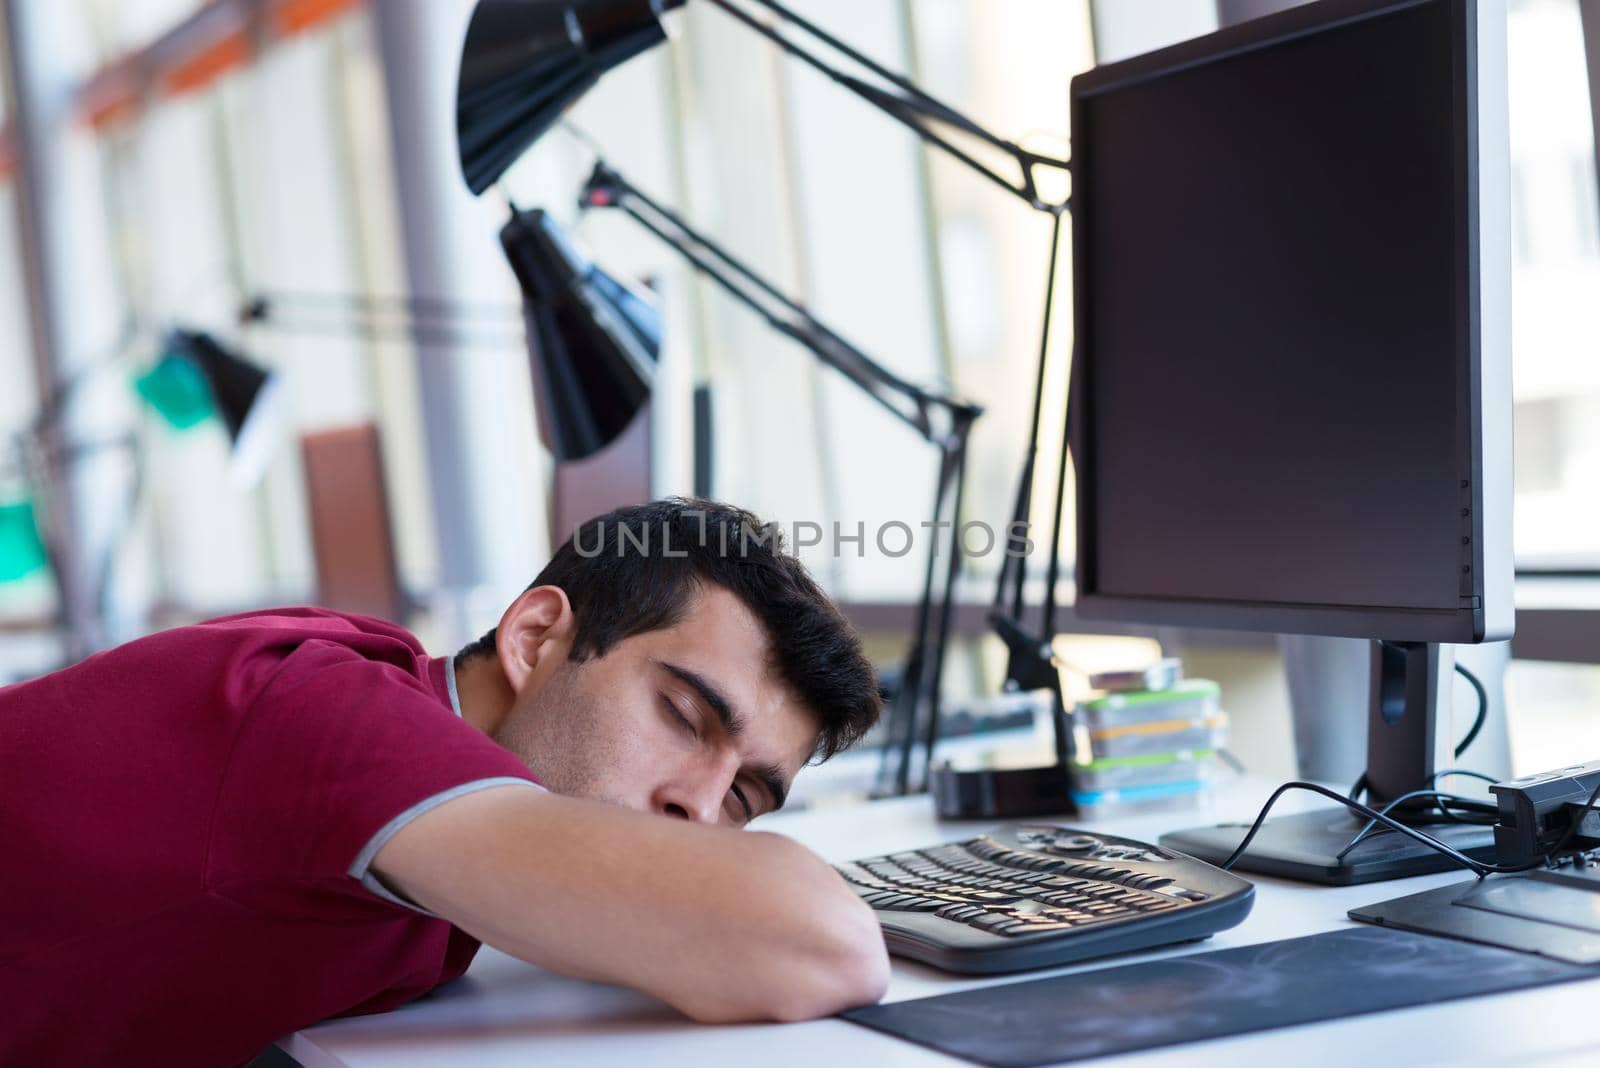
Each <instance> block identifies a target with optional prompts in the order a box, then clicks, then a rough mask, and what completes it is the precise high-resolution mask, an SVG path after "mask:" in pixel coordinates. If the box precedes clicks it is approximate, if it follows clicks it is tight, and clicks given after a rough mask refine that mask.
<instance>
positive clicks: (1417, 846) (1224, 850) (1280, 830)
mask: <svg viewBox="0 0 1600 1068" xmlns="http://www.w3.org/2000/svg"><path fill="white" fill-rule="evenodd" d="M1366 822H1367V821H1366V820H1365V819H1363V818H1361V817H1358V816H1353V815H1351V814H1350V813H1349V812H1346V811H1344V810H1342V809H1331V808H1330V809H1318V810H1315V811H1312V812H1301V813H1296V814H1295V815H1292V816H1276V817H1273V818H1272V819H1269V820H1267V821H1266V822H1265V823H1263V824H1262V825H1261V830H1260V832H1259V833H1258V834H1257V835H1256V837H1255V840H1254V841H1252V842H1251V843H1250V848H1249V849H1248V850H1246V851H1245V854H1244V856H1242V857H1240V858H1239V862H1238V863H1237V864H1236V865H1234V867H1235V868H1236V869H1237V870H1239V871H1249V872H1256V873H1258V874H1261V875H1276V876H1280V877H1282V878H1285V879H1296V880H1298V881H1300V882H1307V883H1318V884H1321V885H1323V886H1349V885H1353V884H1355V883H1374V882H1379V881H1381V880H1384V879H1400V878H1404V877H1406V876H1408V875H1426V874H1428V873H1429V872H1436V871H1452V870H1457V869H1459V868H1460V865H1459V864H1457V863H1456V862H1455V861H1453V860H1451V859H1450V858H1449V857H1446V856H1445V855H1444V854H1442V853H1437V852H1435V851H1434V850H1432V849H1430V848H1428V847H1427V846H1425V845H1423V844H1422V843H1420V842H1415V841H1412V840H1411V839H1410V838H1407V837H1406V836H1404V835H1402V834H1399V833H1396V832H1394V831H1386V832H1384V833H1381V834H1379V833H1374V834H1372V835H1370V836H1368V837H1367V838H1366V840H1364V841H1363V842H1362V843H1361V844H1360V845H1358V846H1356V848H1354V849H1352V850H1351V851H1350V852H1349V853H1348V854H1346V855H1345V858H1344V860H1343V861H1340V860H1338V859H1336V855H1337V854H1338V853H1339V851H1340V850H1342V849H1344V847H1345V846H1347V845H1349V844H1350V840H1351V839H1352V838H1354V837H1355V836H1356V834H1357V833H1358V832H1360V830H1361V828H1362V827H1364V826H1365V825H1366ZM1249 829H1250V824H1249V822H1244V823H1224V824H1219V825H1217V826H1214V827H1196V828H1193V829H1191V830H1186V831H1174V832H1172V833H1171V834H1164V835H1162V836H1161V838H1160V839H1159V841H1160V843H1161V844H1162V845H1163V846H1166V847H1167V848H1168V849H1175V850H1177V851H1178V852H1180V853H1187V854H1189V855H1190V856H1192V857H1198V858H1199V859H1201V860H1205V861H1209V862H1210V863H1212V864H1221V863H1222V862H1223V861H1225V860H1227V859H1228V857H1229V856H1231V855H1232V854H1233V851H1234V850H1235V849H1236V848H1238V845H1239V842H1240V841H1241V840H1243V838H1244V835H1245V832H1246V831H1247V830H1249ZM1418 829H1420V830H1423V831H1425V832H1426V833H1428V834H1430V835H1432V836H1433V837H1434V838H1437V839H1439V840H1440V841H1441V842H1443V843H1445V844H1446V845H1448V846H1450V847H1451V848H1453V849H1456V850H1459V851H1460V852H1462V853H1465V854H1467V855H1468V856H1469V857H1472V858H1473V859H1474V860H1486V861H1493V860H1494V859H1495V852H1494V832H1493V828H1491V827H1483V826H1478V825H1476V824H1465V823H1450V822H1436V823H1426V824H1421V823H1419V824H1418ZM1379 830H1380V831H1381V830H1382V828H1379Z"/></svg>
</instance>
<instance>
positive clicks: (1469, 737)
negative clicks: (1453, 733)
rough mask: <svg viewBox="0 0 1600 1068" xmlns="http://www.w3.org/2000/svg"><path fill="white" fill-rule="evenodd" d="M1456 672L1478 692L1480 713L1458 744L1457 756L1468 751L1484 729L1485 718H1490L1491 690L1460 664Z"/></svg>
mask: <svg viewBox="0 0 1600 1068" xmlns="http://www.w3.org/2000/svg"><path fill="white" fill-rule="evenodd" d="M1456 674H1458V675H1460V676H1461V677H1462V678H1464V679H1466V680H1467V681H1468V682H1470V683H1471V684H1472V688H1473V690H1474V691H1476V692H1477V694H1478V715H1477V717H1476V718H1475V719H1474V720H1473V721H1472V726H1471V727H1469V728H1467V733H1466V736H1465V737H1464V738H1462V739H1461V741H1460V743H1459V744H1457V746H1456V756H1460V755H1461V754H1462V753H1465V752H1466V751H1467V747H1468V746H1469V745H1471V744H1472V743H1473V742H1475V741H1477V740H1478V732H1479V731H1481V730H1483V723H1484V720H1486V719H1488V718H1489V692H1488V691H1487V690H1485V689H1484V688H1483V683H1481V682H1479V681H1478V676H1476V675H1474V674H1473V673H1472V672H1470V671H1468V670H1467V669H1466V668H1464V667H1462V666H1461V665H1460V664H1457V665H1456Z"/></svg>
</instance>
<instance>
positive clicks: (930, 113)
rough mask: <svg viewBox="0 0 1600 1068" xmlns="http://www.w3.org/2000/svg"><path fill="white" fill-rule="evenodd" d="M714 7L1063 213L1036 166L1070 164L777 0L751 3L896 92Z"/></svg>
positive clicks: (720, 3) (730, 7) (721, 3)
mask: <svg viewBox="0 0 1600 1068" xmlns="http://www.w3.org/2000/svg"><path fill="white" fill-rule="evenodd" d="M711 2H712V3H713V4H715V5H716V6H717V7H719V8H721V9H722V10H723V11H725V12H727V13H728V14H729V15H731V16H732V17H734V18H735V19H737V20H739V21H740V22H742V23H744V24H745V25H746V26H748V27H749V28H750V29H752V30H754V31H755V32H756V33H758V34H760V35H761V36H763V37H765V38H767V39H768V40H770V41H772V42H773V43H774V44H776V45H777V46H778V47H779V48H781V49H783V51H785V52H787V53H788V54H789V55H791V56H794V57H795V58H796V59H798V60H800V61H801V62H803V63H805V64H806V65H808V66H810V67H812V68H813V69H815V70H817V71H819V72H821V73H822V74H824V75H826V76H827V77H828V78H830V79H831V80H832V81H834V82H835V83H837V84H838V85H840V86H842V87H843V88H845V89H848V90H849V91H850V92H852V93H854V94H855V95H857V96H859V97H861V98H862V99H863V100H865V101H867V102H868V103H869V104H871V105H873V106H874V107H876V108H877V109H878V110H880V111H882V112H883V113H884V114H886V115H888V116H889V117H890V118H892V119H894V120H895V121H896V122H899V123H900V124H901V125H903V126H906V127H907V128H909V129H910V130H911V131H912V132H914V133H915V134H916V135H917V136H918V137H920V138H921V139H922V140H923V141H925V142H927V143H929V144H931V145H935V146H937V147H939V148H940V149H943V150H944V151H945V152H947V153H949V154H950V155H951V156H952V157H954V158H955V159H957V160H959V161H961V162H962V163H964V164H966V165H967V166H968V167H970V168H971V169H972V170H974V171H977V172H978V173H979V174H981V175H983V176H984V177H985V178H987V179H989V180H990V181H991V182H994V183H995V184H996V185H999V186H1000V187H1002V188H1004V189H1006V190H1008V191H1009V192H1011V193H1012V194H1013V195H1015V196H1017V197H1020V198H1021V199H1022V200H1024V201H1026V202H1027V203H1028V205H1029V206H1030V207H1032V208H1034V209H1036V210H1038V211H1043V212H1048V213H1050V214H1052V215H1059V214H1061V212H1063V211H1065V210H1066V206H1067V205H1066V202H1065V201H1062V202H1059V203H1050V202H1047V201H1045V200H1044V199H1043V198H1041V197H1040V195H1039V187H1038V183H1037V181H1036V180H1035V178H1034V173H1033V171H1034V168H1035V167H1049V168H1052V169H1056V170H1063V171H1070V170H1071V168H1072V164H1071V162H1070V161H1069V160H1066V159H1060V158H1057V157H1054V156H1047V155H1043V154H1041V153H1038V152H1032V151H1030V150H1028V149H1025V148H1023V147H1022V146H1021V145H1019V144H1017V143H1016V142H1014V141H1008V140H1006V139H1005V138H1003V137H1000V136H999V135H997V134H994V133H992V132H990V131H989V130H987V129H985V128H984V127H982V126H980V125H978V124H977V123H976V122H974V121H973V120H972V119H970V118H968V117H967V116H965V115H963V114H962V113H961V112H959V111H957V110H956V109H955V108H952V107H951V106H949V105H948V104H946V103H944V102H943V101H940V100H937V99H935V98H934V97H932V96H930V95H928V94H927V93H925V92H923V90H921V89H920V88H918V87H917V86H916V85H915V84H914V83H913V82H911V81H910V80H909V79H908V78H906V77H904V76H903V75H900V74H896V73H895V72H893V71H891V70H889V69H888V68H886V67H884V66H883V65H882V64H880V63H878V62H877V61H875V60H873V59H872V58H871V57H869V56H866V55H864V54H862V53H861V52H859V51H857V50H856V49H854V48H852V47H851V46H850V45H849V44H847V43H845V42H844V41H841V40H840V39H839V38H837V37H835V36H833V35H832V34H830V33H828V32H827V31H826V30H824V29H822V27H820V26H818V25H817V24H816V23H814V22H811V21H810V20H808V19H806V18H804V17H802V16H801V15H799V14H797V13H795V12H794V11H791V10H790V9H789V8H787V7H785V6H784V5H782V4H781V3H778V2H777V0H753V2H754V3H756V4H758V5H760V6H761V7H764V8H766V9H767V10H768V11H771V12H772V13H773V14H774V15H777V16H778V17H779V18H781V19H783V20H784V21H785V22H787V23H790V24H791V25H793V26H795V27H796V28H798V29H799V30H800V31H801V32H803V33H806V34H808V35H810V36H811V37H813V38H815V39H816V40H818V41H821V42H822V43H823V44H824V45H826V46H827V47H829V48H831V49H833V50H834V51H836V52H838V53H839V54H841V55H844V56H847V57H848V58H849V59H850V60H851V61H853V62H855V63H858V64H860V65H861V66H863V67H865V68H866V69H867V70H869V71H871V72H872V73H873V74H875V75H877V76H878V77H879V78H882V79H883V80H884V81H886V82H888V83H890V84H891V85H893V86H894V87H895V88H896V89H898V90H899V92H898V93H895V92H890V91H888V90H885V89H882V88H880V87H878V86H875V85H872V84H871V83H869V82H866V81H864V80H862V79H860V78H857V77H855V76H854V75H851V74H847V73H845V72H844V71H842V70H840V69H839V68H838V67H835V66H833V65H831V64H829V63H827V62H826V61H824V60H823V59H821V58H820V57H819V56H817V55H816V54H815V53H813V52H809V51H807V50H806V49H804V48H802V47H801V46H800V45H798V44H796V43H795V42H794V41H792V40H790V39H789V38H788V37H785V36H784V35H783V34H782V33H780V32H779V31H778V30H776V29H774V28H773V27H771V26H767V25H765V24H763V23H762V22H761V21H760V20H758V19H756V18H754V17H753V16H752V15H751V14H750V13H749V12H748V11H745V10H743V9H742V8H741V7H739V6H738V5H737V4H734V3H732V2H731V0H711ZM930 122H935V123H942V124H944V125H946V126H950V127H953V128H955V129H957V130H960V131H961V132H962V133H965V134H967V135H969V136H971V137H975V138H977V139H978V140H980V141H982V142H984V143H985V144H987V145H989V146H990V147H991V148H994V149H996V150H997V151H1000V152H1002V153H1004V154H1006V155H1008V156H1010V157H1011V158H1012V159H1013V160H1014V161H1016V164H1017V168H1018V170H1019V172H1020V173H1021V178H1020V179H1018V180H1016V181H1012V180H1011V179H1009V178H1007V177H1006V176H1005V175H1003V174H1001V173H999V172H998V171H996V170H994V169H993V168H991V167H989V166H987V165H986V164H984V163H983V162H981V161H980V160H978V159H976V158H974V157H973V156H972V155H971V154H970V153H968V152H966V151H965V150H963V149H961V148H959V147H957V146H956V145H955V144H953V143H952V142H951V141H949V140H948V139H947V138H945V137H943V136H942V135H941V134H940V133H939V132H938V131H937V130H936V129H934V128H933V127H932V126H931V125H929V123H930Z"/></svg>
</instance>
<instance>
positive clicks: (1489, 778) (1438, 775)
mask: <svg viewBox="0 0 1600 1068" xmlns="http://www.w3.org/2000/svg"><path fill="white" fill-rule="evenodd" d="M1452 775H1463V776H1465V777H1466V778H1469V779H1478V780H1479V781H1481V782H1486V783H1489V784H1490V785H1491V786H1492V785H1494V784H1495V783H1497V782H1499V781H1500V780H1499V779H1497V778H1495V777H1494V776H1493V775H1485V774H1484V773H1483V772H1481V771H1468V770H1466V769H1465V768H1445V769H1444V770H1443V771H1436V772H1434V773H1433V774H1432V775H1429V776H1428V785H1429V786H1435V785H1437V784H1438V782H1439V780H1440V779H1446V778H1449V777H1450V776H1452Z"/></svg>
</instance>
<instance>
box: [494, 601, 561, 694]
mask: <svg viewBox="0 0 1600 1068" xmlns="http://www.w3.org/2000/svg"><path fill="white" fill-rule="evenodd" d="M574 623H575V621H574V618H573V614H572V602H571V601H568V600H567V594H566V591H565V590H563V589H562V588H561V587H560V586H534V587H532V588H530V589H527V590H524V591H523V593H522V596H520V597H518V598H517V599H516V600H515V601H512V602H511V606H510V607H509V608H507V609H506V610H505V614H504V615H502V616H501V617H500V625H499V627H497V628H496V629H495V638H494V648H495V654H496V655H497V656H499V658H500V667H501V670H503V671H504V672H505V674H506V681H507V682H508V683H510V684H511V689H512V690H513V691H514V692H516V693H521V692H522V689H523V687H525V686H526V685H528V681H529V680H530V679H533V678H535V677H538V678H545V677H548V675H549V673H550V671H551V669H552V668H553V667H554V666H555V665H556V664H559V663H560V662H561V661H563V660H565V659H567V655H568V653H569V652H570V651H571V649H572V632H573V628H574ZM541 667H542V668H543V670H542V671H541V670H540V669H541Z"/></svg>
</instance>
